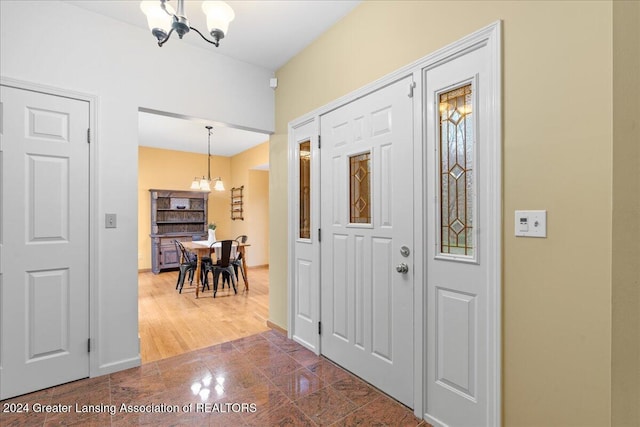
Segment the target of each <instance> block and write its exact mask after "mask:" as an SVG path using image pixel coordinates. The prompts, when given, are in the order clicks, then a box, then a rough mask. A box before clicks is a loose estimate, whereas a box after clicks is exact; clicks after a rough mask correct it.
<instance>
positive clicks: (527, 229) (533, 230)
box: [515, 211, 547, 237]
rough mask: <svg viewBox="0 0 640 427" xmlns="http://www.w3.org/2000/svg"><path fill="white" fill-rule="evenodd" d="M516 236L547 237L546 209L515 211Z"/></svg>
mask: <svg viewBox="0 0 640 427" xmlns="http://www.w3.org/2000/svg"><path fill="white" fill-rule="evenodd" d="M515 234H516V236H518V237H547V211H516V216H515Z"/></svg>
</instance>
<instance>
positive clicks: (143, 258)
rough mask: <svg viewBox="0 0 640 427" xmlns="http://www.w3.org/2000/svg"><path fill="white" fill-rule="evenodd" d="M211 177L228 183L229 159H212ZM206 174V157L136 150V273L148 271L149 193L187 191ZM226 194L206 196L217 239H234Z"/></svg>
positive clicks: (229, 177) (152, 149)
mask: <svg viewBox="0 0 640 427" xmlns="http://www.w3.org/2000/svg"><path fill="white" fill-rule="evenodd" d="M211 173H212V176H215V177H217V176H220V177H222V181H223V182H224V183H225V185H228V184H227V183H228V182H229V180H230V179H231V159H230V158H228V157H220V156H211ZM203 174H204V175H205V176H206V174H207V155H206V154H196V153H187V152H185V151H173V150H162V149H158V148H149V147H138V269H140V270H145V269H150V268H151V239H150V238H149V234H150V232H151V223H150V219H151V218H150V213H149V212H150V211H149V210H150V208H151V206H150V196H149V189H150V188H154V189H168V190H189V186H190V185H191V181H193V178H194V176H196V175H200V176H202V175H203ZM229 200H230V199H229V192H228V191H221V192H217V191H212V192H211V193H209V206H208V210H209V213H208V215H209V222H215V223H216V224H217V226H218V228H217V230H216V238H217V239H218V240H222V239H234V238H235V237H236V236H235V235H233V233H232V231H231V217H230V214H229Z"/></svg>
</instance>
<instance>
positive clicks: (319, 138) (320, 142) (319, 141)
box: [318, 135, 322, 150]
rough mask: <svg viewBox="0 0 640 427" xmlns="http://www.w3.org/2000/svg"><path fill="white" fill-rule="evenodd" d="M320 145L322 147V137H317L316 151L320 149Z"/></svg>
mask: <svg viewBox="0 0 640 427" xmlns="http://www.w3.org/2000/svg"><path fill="white" fill-rule="evenodd" d="M321 145H322V136H321V135H318V150H319V149H320V146H321Z"/></svg>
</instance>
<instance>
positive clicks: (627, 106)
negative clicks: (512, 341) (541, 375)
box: [611, 1, 640, 426]
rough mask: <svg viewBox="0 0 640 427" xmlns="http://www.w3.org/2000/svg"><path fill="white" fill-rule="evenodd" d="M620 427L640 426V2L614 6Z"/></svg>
mask: <svg viewBox="0 0 640 427" xmlns="http://www.w3.org/2000/svg"><path fill="white" fill-rule="evenodd" d="M613 22H614V31H613V47H614V51H613V76H614V79H613V99H614V106H613V112H614V115H613V117H614V118H613V164H614V170H613V253H612V258H613V274H612V284H613V290H612V300H613V330H612V335H613V336H612V341H613V342H612V349H613V352H612V387H611V393H612V404H611V412H612V416H611V420H612V425H614V426H640V262H639V260H640V222H639V219H640V2H637V1H633V2H632V1H628V2H620V1H617V2H614V4H613Z"/></svg>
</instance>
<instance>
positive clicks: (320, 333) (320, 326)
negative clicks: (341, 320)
mask: <svg viewBox="0 0 640 427" xmlns="http://www.w3.org/2000/svg"><path fill="white" fill-rule="evenodd" d="M318 335H322V322H318Z"/></svg>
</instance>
